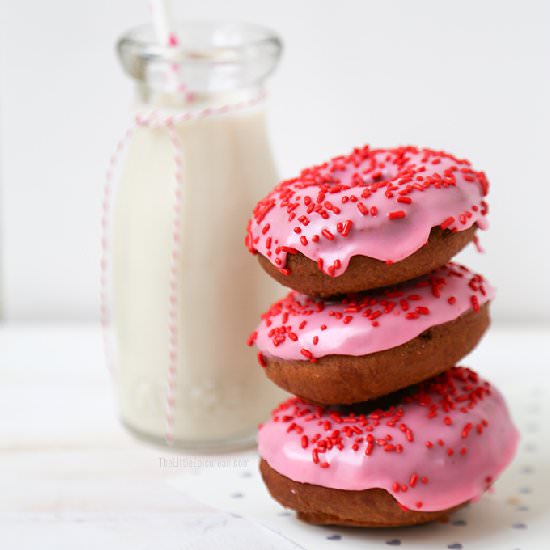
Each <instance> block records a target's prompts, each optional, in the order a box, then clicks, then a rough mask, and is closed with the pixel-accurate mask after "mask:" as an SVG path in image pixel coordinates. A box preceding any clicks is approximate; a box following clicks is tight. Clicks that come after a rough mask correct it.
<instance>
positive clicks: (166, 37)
mask: <svg viewBox="0 0 550 550" xmlns="http://www.w3.org/2000/svg"><path fill="white" fill-rule="evenodd" d="M151 16H152V18H153V28H154V29H155V34H156V37H157V41H158V43H159V44H162V45H163V46H170V47H174V46H177V45H178V43H179V41H178V37H177V35H176V33H175V31H174V19H173V16H172V9H171V3H170V1H169V0H151Z"/></svg>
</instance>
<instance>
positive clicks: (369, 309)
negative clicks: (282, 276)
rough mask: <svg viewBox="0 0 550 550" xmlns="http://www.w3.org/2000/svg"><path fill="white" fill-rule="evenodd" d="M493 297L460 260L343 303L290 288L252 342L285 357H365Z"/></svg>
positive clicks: (271, 354)
mask: <svg viewBox="0 0 550 550" xmlns="http://www.w3.org/2000/svg"><path fill="white" fill-rule="evenodd" d="M493 297H494V290H493V288H492V287H491V286H490V285H489V284H488V283H487V282H486V281H485V280H484V279H483V277H482V276H481V275H477V274H474V273H472V272H470V271H469V270H468V269H467V268H466V267H464V266H462V265H459V264H456V263H449V264H447V265H446V266H443V267H441V268H439V269H436V270H435V271H433V272H432V273H430V274H428V275H425V276H423V277H420V278H419V279H416V280H414V281H408V282H407V283H403V284H401V285H399V286H397V287H394V288H391V289H383V290H380V291H377V292H375V293H368V294H364V295H358V296H355V297H348V298H345V299H344V300H342V301H323V300H320V299H315V298H311V297H309V296H305V295H302V294H298V293H296V292H294V291H292V292H290V293H289V294H288V295H287V296H286V298H284V299H283V300H280V301H278V302H276V303H275V304H273V305H272V306H271V308H270V309H269V311H267V312H266V313H264V315H263V316H262V321H261V322H260V324H259V326H258V328H257V330H256V332H255V333H254V334H253V335H252V339H251V342H252V341H255V343H256V346H257V348H258V350H259V351H260V352H261V353H262V354H264V355H266V356H271V357H279V358H281V359H310V360H315V359H316V358H319V357H324V356H325V355H332V354H341V355H355V356H358V355H367V354H369V353H375V352H377V351H381V350H385V349H390V348H393V347H395V346H399V345H401V344H404V343H405V342H408V341H409V340H412V339H413V338H415V337H416V336H418V335H419V334H421V333H422V332H424V331H425V330H427V329H429V328H430V327H433V326H435V325H439V324H443V323H446V322H448V321H452V320H453V319H456V318H457V317H459V316H460V315H462V314H463V313H465V312H467V311H469V310H471V309H472V308H474V309H477V308H479V306H481V305H483V304H485V303H486V302H488V301H489V300H491V299H492V298H493Z"/></svg>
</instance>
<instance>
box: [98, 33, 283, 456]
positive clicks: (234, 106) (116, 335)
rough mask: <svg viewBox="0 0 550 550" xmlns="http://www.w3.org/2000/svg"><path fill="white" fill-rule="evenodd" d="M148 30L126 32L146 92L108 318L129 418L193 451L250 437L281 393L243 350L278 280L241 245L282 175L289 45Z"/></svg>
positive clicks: (121, 199)
mask: <svg viewBox="0 0 550 550" xmlns="http://www.w3.org/2000/svg"><path fill="white" fill-rule="evenodd" d="M177 36H178V39H179V44H178V46H177V47H172V48H169V47H164V48H163V47H161V46H160V45H158V44H156V43H155V40H154V38H153V35H152V32H151V29H150V28H147V27H143V28H138V29H136V30H133V31H130V32H129V33H127V34H125V35H123V36H122V37H121V39H120V41H119V44H118V51H119V54H120V59H121V62H122V65H123V67H124V69H125V71H126V72H127V73H128V74H129V75H130V76H131V77H132V78H133V79H134V81H135V83H136V88H137V104H136V105H135V120H136V124H135V125H134V127H133V129H131V130H130V132H129V135H128V138H127V141H126V143H125V146H124V150H123V151H122V154H121V155H120V162H119V166H118V167H117V173H118V174H119V178H118V180H115V183H114V190H113V198H112V207H111V210H112V215H111V222H110V227H111V231H110V232H109V233H110V236H111V237H110V238H111V242H110V254H108V255H107V258H108V261H110V262H111V266H110V267H111V269H110V272H111V273H112V275H111V278H110V289H111V290H110V297H109V303H110V318H111V322H110V326H111V335H112V344H113V345H112V351H113V353H112V368H113V378H114V383H115V391H116V394H117V397H118V402H119V407H120V414H121V417H122V420H123V422H124V424H125V425H126V426H127V427H128V428H129V429H130V430H131V431H133V432H135V433H137V434H139V435H141V436H144V437H146V438H148V439H151V440H156V441H159V442H161V441H162V442H164V441H166V442H167V443H169V444H175V445H179V446H182V447H185V448H189V449H199V450H200V449H203V450H207V449H213V448H218V449H220V448H221V449H223V448H229V447H234V446H238V445H242V444H245V443H250V442H252V441H253V439H254V437H255V432H256V428H257V425H258V423H259V422H261V421H263V420H264V419H265V417H266V415H267V414H268V411H269V410H270V409H271V408H272V407H273V406H274V405H275V404H276V402H277V401H278V400H280V398H281V394H280V392H279V390H277V389H275V388H274V385H273V384H271V383H269V382H268V381H267V379H266V377H265V375H264V373H263V372H262V369H261V368H260V367H259V366H258V364H257V362H256V358H255V354H254V352H253V351H252V350H251V349H250V348H249V347H248V346H246V340H247V336H248V334H249V333H250V332H251V331H252V330H253V329H254V327H255V326H256V324H257V322H258V319H259V315H260V314H261V312H262V310H263V309H265V307H266V305H267V301H266V300H269V293H270V290H269V284H270V283H269V281H267V279H268V278H267V277H266V275H265V274H263V273H262V270H261V269H260V268H259V267H258V266H257V265H256V264H255V262H254V260H253V258H252V257H250V255H249V253H248V251H247V250H246V247H245V245H244V236H245V229H246V223H247V220H248V218H249V216H250V215H251V212H252V209H253V208H254V206H255V204H256V202H257V200H258V199H259V198H261V197H262V196H263V195H264V194H265V193H266V192H267V191H268V189H269V188H271V187H272V186H273V185H274V184H275V183H276V173H275V168H274V164H273V161H272V157H271V152H270V147H269V142H268V139H267V133H266V121H265V111H264V102H263V86H264V81H265V79H266V78H267V77H268V76H269V75H270V74H271V73H272V71H273V70H274V69H275V66H276V64H277V61H278V59H279V56H280V53H281V43H280V41H279V39H278V38H277V36H276V35H274V34H273V33H272V32H270V31H268V30H266V29H263V28H260V27H257V26H252V25H241V24H220V23H193V24H191V23H189V24H183V25H180V26H178V28H177Z"/></svg>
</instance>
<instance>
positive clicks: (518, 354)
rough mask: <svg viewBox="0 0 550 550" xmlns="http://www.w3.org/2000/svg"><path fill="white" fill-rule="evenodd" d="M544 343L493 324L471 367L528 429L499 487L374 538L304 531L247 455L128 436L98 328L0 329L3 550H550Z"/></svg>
mask: <svg viewBox="0 0 550 550" xmlns="http://www.w3.org/2000/svg"><path fill="white" fill-rule="evenodd" d="M549 337H550V330H548V327H527V326H524V327H514V326H498V327H493V329H492V330H491V332H490V334H489V335H488V336H487V337H486V339H485V340H484V341H483V343H482V345H481V346H480V347H479V348H478V350H476V351H475V352H474V353H473V354H472V356H471V357H470V358H468V360H467V361H465V364H468V365H469V366H471V367H473V368H475V369H476V370H478V371H479V372H480V373H482V375H483V376H485V377H487V378H489V379H490V380H491V381H492V382H493V383H495V384H496V385H498V386H499V387H500V388H501V390H502V391H503V392H504V393H505V395H506V396H507V397H508V398H509V401H510V407H511V409H512V414H513V415H514V416H515V417H516V419H517V420H518V425H519V427H520V430H521V431H522V436H523V437H522V444H521V446H520V452H519V453H518V458H517V460H516V462H515V463H514V465H513V467H512V468H510V470H511V472H510V473H509V474H505V476H503V481H502V490H500V489H499V484H498V483H497V485H496V487H495V495H493V496H491V495H489V496H487V497H483V498H484V499H485V500H483V499H482V502H480V503H479V504H478V505H474V506H472V507H471V508H472V509H473V510H474V512H473V513H470V512H468V513H467V515H466V516H464V517H466V519H461V518H458V519H456V520H455V521H454V522H451V524H450V525H451V526H450V527H445V528H443V527H437V526H436V527H432V528H431V529H432V530H431V531H422V528H420V529H419V528H417V529H413V530H411V529H408V530H401V531H399V530H394V531H393V532H390V531H388V530H384V531H379V532H373V531H368V530H351V529H347V530H346V529H340V530H338V529H332V530H331V529H330V528H316V527H311V526H306V525H303V524H301V523H299V522H297V521H296V520H295V519H294V518H293V517H292V516H291V515H290V514H288V513H286V512H284V511H283V510H282V508H280V507H279V506H278V505H277V504H275V503H273V502H272V501H271V500H270V499H269V498H268V497H266V495H265V491H264V489H263V488H262V486H261V482H260V480H259V477H258V474H257V471H256V463H257V457H256V455H255V453H254V451H253V450H251V451H248V452H243V453H240V454H234V455H231V456H230V457H210V458H208V459H207V460H205V458H204V457H197V456H194V457H189V456H185V455H182V454H180V453H174V452H170V451H168V450H166V449H164V448H156V447H152V446H148V445H145V444H143V443H141V442H138V441H136V440H134V439H133V438H132V437H131V436H130V435H128V434H127V433H126V432H125V431H124V430H123V428H121V427H120V426H119V424H118V421H117V418H116V412H115V408H114V404H113V400H112V395H111V388H110V381H109V375H108V373H107V371H106V369H105V367H104V364H103V355H102V349H101V339H100V333H99V330H98V329H97V328H96V327H94V326H86V325H80V326H56V325H53V326H52V325H50V326H47V325H43V326H38V325H37V326H29V325H3V326H2V325H0V463H1V468H0V548H1V549H2V550H4V549H12V548H17V549H23V550H26V549H31V548H32V549H36V548H55V549H56V550H63V549H65V548H67V549H74V548H78V549H79V550H84V549H87V548H90V549H92V548H93V549H97V548H103V549H111V548H113V549H115V548H116V549H119V548H120V549H125V548H132V549H142V548H143V549H145V548H147V549H149V548H151V549H153V548H154V549H155V550H159V549H172V548H174V549H176V548H177V549H186V548H198V549H202V548H204V549H210V548H230V549H237V548H258V549H263V548H266V549H268V548H278V549H283V550H284V549H286V548H315V549H317V548H325V547H327V548H338V549H344V548H355V547H361V548H383V547H386V548H387V547H391V546H392V545H399V546H402V547H404V548H405V547H406V548H409V547H414V548H428V547H429V548H432V547H433V548H459V547H463V548H465V549H466V548H476V549H477V548H507V549H508V548H509V549H514V548H521V550H528V549H533V550H539V549H542V548H549V547H550V535H548V534H547V529H546V527H547V525H548V522H549V521H550V505H549V504H548V502H547V500H548V499H546V498H544V497H545V495H544V493H543V487H544V490H548V489H549V488H550V487H549V485H550V483H549V482H550V475H549V470H548V468H549V466H548V464H549V463H550V460H549V459H550V456H549V454H548V450H549V448H550V445H548V443H549V434H550V430H547V429H546V430H545V429H543V428H544V424H545V418H548V415H549V414H550V410H549V407H548V406H547V403H546V402H547V400H548V397H549V396H550V393H549V387H550V352H549V350H550V346H548V342H549ZM545 415H546V416H545ZM548 421H550V420H548ZM541 428H542V429H541ZM170 460H171V461H170ZM506 475H508V477H506ZM504 478H506V479H504ZM512 492H514V494H512ZM516 492H517V494H516ZM245 496H246V497H247V498H244V497H245ZM475 506H478V507H479V508H477V510H478V513H477V514H476V512H475V510H476V508H475ZM468 514H469V515H468ZM484 514H485V515H484ZM487 514H488V515H487ZM476 515H477V517H478V518H482V519H479V520H478V522H477V523H478V524H476V521H475V517H476ZM470 516H471V517H470ZM518 518H519V519H518ZM427 537H429V541H430V544H429V545H428V542H427V540H428V539H427ZM459 540H460V542H457V541H459ZM387 545H389V546H387ZM457 545H458V546H457ZM461 545H462V546H461ZM541 545H542V546H541Z"/></svg>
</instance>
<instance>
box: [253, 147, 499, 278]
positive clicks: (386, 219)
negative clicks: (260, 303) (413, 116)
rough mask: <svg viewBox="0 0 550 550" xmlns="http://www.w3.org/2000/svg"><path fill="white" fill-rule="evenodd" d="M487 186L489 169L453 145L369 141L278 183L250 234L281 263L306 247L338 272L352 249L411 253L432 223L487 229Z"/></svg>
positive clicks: (393, 258)
mask: <svg viewBox="0 0 550 550" xmlns="http://www.w3.org/2000/svg"><path fill="white" fill-rule="evenodd" d="M487 190H488V182H487V179H486V177H485V174H484V173H483V172H476V171H474V170H473V169H472V167H471V165H470V163H469V162H468V161H466V160H460V159H457V158H455V157H453V156H452V155H449V154H447V153H443V152H438V151H432V150H430V149H417V148H415V147H398V148H393V149H369V148H368V146H365V147H363V148H358V149H355V150H354V151H353V152H352V153H351V154H350V155H347V156H340V157H336V158H334V159H332V160H330V161H329V162H326V163H325V164H322V165H319V166H314V167H312V168H308V169H306V170H303V171H302V172H301V174H300V176H299V177H297V178H295V179H292V180H288V181H284V182H282V183H281V184H279V185H278V186H277V187H276V188H275V189H274V190H273V191H272V192H271V193H270V194H269V195H268V196H267V197H265V198H264V199H263V200H262V201H260V202H259V203H258V205H257V206H256V208H255V210H254V215H253V217H252V219H251V220H250V222H249V226H248V232H247V238H246V242H247V246H248V247H249V249H250V250H251V251H252V252H254V253H256V252H259V253H260V254H262V255H263V256H265V257H266V258H268V259H269V260H270V261H271V263H272V264H274V265H275V266H277V267H279V268H280V269H284V266H285V265H286V257H287V254H288V253H296V252H301V253H302V254H303V255H304V256H306V257H307V258H309V259H311V260H314V261H317V262H318V264H319V267H320V268H321V269H322V270H323V271H324V272H325V273H328V274H329V275H331V276H338V275H340V274H341V273H343V272H344V271H345V270H346V268H347V266H348V264H349V261H350V259H351V258H352V256H356V255H360V256H368V257H371V258H376V259H378V260H383V261H388V262H397V261H399V260H402V259H403V258H406V257H407V256H410V255H411V254H412V253H413V252H415V251H416V250H418V249H419V248H421V247H422V246H423V245H424V244H425V243H426V241H427V240H428V237H429V234H430V231H431V229H432V227H436V226H441V227H443V228H448V229H450V230H452V231H463V230H465V229H468V228H469V227H471V226H472V225H473V224H477V225H478V226H479V227H480V228H481V229H485V228H486V225H487V222H486V214H487V204H486V203H485V201H484V200H483V197H485V195H486V194H487ZM283 272H284V271H283Z"/></svg>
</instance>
